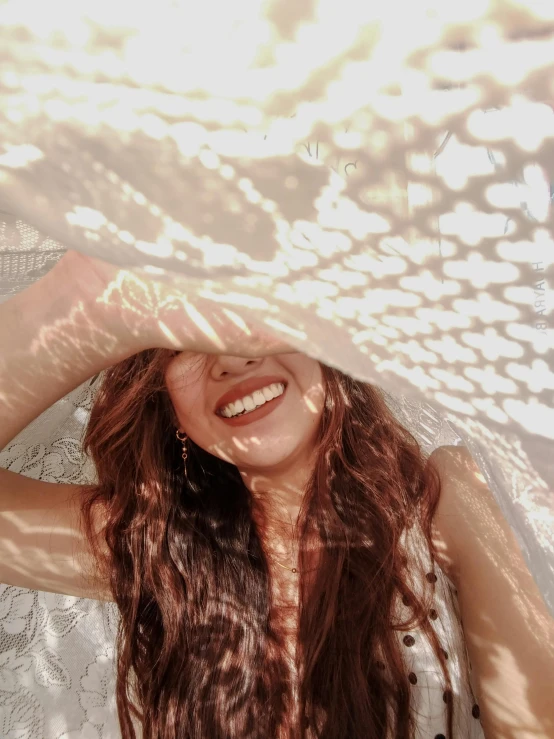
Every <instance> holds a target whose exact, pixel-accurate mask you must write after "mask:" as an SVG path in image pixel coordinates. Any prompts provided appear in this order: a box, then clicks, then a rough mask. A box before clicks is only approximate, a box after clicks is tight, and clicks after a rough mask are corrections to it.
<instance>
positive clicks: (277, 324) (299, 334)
mask: <svg viewBox="0 0 554 739" xmlns="http://www.w3.org/2000/svg"><path fill="white" fill-rule="evenodd" d="M264 323H265V324H266V325H267V326H271V327H272V328H275V329H277V331H280V332H282V333H284V334H285V335H288V336H292V337H294V338H296V339H299V340H300V341H304V340H306V339H307V338H308V336H307V334H306V332H305V331H298V330H296V329H293V328H291V327H290V326H286V325H285V324H284V323H281V321H278V320H277V319H275V318H264Z"/></svg>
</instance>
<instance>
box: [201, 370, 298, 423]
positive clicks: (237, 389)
mask: <svg viewBox="0 0 554 739" xmlns="http://www.w3.org/2000/svg"><path fill="white" fill-rule="evenodd" d="M274 382H282V383H283V384H284V385H285V386H286V385H287V384H288V383H287V381H286V380H285V379H284V378H283V377H279V375H264V376H263V377H250V378H248V380H243V381H242V382H238V383H237V384H236V385H234V386H233V387H232V388H231V389H230V390H228V391H227V392H226V393H224V394H223V395H222V396H221V398H219V400H218V401H217V403H216V405H215V408H214V413H217V411H218V410H219V409H220V408H222V407H223V406H226V405H228V403H233V402H234V401H235V400H238V399H239V398H244V396H245V395H251V394H252V393H253V392H255V391H256V390H261V389H262V388H263V387H266V386H267V385H271V384H272V383H274ZM218 415H219V414H218Z"/></svg>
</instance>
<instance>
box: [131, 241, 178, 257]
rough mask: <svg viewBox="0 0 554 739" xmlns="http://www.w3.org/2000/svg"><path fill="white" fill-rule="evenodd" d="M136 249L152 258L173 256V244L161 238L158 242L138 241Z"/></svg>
mask: <svg viewBox="0 0 554 739" xmlns="http://www.w3.org/2000/svg"><path fill="white" fill-rule="evenodd" d="M135 247H136V248H137V249H138V250H139V251H141V252H142V253H143V254H148V256H151V257H170V256H171V255H172V254H173V244H172V243H171V241H169V240H168V239H165V238H163V237H160V239H159V240H158V241H157V242H155V243H154V242H152V241H136V242H135Z"/></svg>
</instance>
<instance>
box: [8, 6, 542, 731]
mask: <svg viewBox="0 0 554 739" xmlns="http://www.w3.org/2000/svg"><path fill="white" fill-rule="evenodd" d="M383 5H386V8H385V9H384V8H383V7H382V6H383ZM38 7H40V8H41V9H42V7H43V6H36V7H35V5H34V3H29V2H23V0H17V2H16V0H4V2H0V49H1V54H2V65H1V67H0V90H1V91H2V102H1V109H2V114H3V115H2V117H0V211H1V213H0V293H1V294H2V295H4V296H5V297H8V296H9V295H11V294H13V293H15V292H17V291H18V290H20V289H23V288H24V287H25V286H26V285H28V284H30V283H31V282H32V281H33V280H35V279H38V277H39V276H40V275H41V274H44V272H45V271H47V270H48V269H49V268H50V267H51V266H52V265H53V263H54V262H55V261H56V260H57V259H58V258H59V257H60V256H61V254H62V253H63V251H64V250H65V249H67V248H74V249H78V250H81V251H83V252H85V253H88V254H93V255H95V256H99V257H101V258H104V259H107V260H110V261H113V262H114V263H117V264H121V265H125V266H143V267H144V266H145V265H150V266H151V267H152V268H153V269H154V271H157V270H160V274H159V276H160V277H166V278H167V279H171V280H173V281H174V282H175V284H176V285H181V286H182V287H183V288H184V289H186V290H191V289H193V290H196V291H197V292H198V293H199V294H201V295H202V296H204V297H208V298H212V299H213V300H216V301H217V302H219V303H223V304H225V305H228V306H232V307H233V309H234V310H235V311H236V312H237V313H238V314H241V315H243V316H244V317H245V318H248V319H252V317H253V316H254V315H255V316H256V318H257V320H259V321H260V323H263V324H264V325H265V326H266V327H267V328H269V329H270V330H273V331H274V332H275V333H276V334H279V335H280V336H282V337H284V338H285V339H286V340H287V341H288V343H289V344H291V345H293V346H295V347H296V348H298V349H300V350H302V351H305V352H307V353H309V354H311V355H312V356H314V357H316V358H318V359H320V360H321V361H323V362H326V363H328V364H330V365H333V366H336V367H338V368H340V369H342V370H343V371H345V372H348V373H350V374H352V375H354V376H356V377H358V378H360V379H362V380H367V381H370V382H374V383H376V384H378V385H380V386H381V387H383V388H384V389H385V390H386V391H387V392H388V393H390V399H391V404H392V405H393V406H394V407H395V410H396V412H398V413H400V414H401V417H402V418H404V419H405V422H406V425H408V426H409V427H411V428H412V430H413V431H414V433H415V434H416V436H417V437H418V438H419V439H420V440H421V442H422V444H423V446H424V448H425V449H426V450H427V451H430V449H432V448H434V446H439V445H441V444H444V443H463V444H465V445H467V446H468V447H469V449H470V451H471V453H472V455H473V456H474V458H475V459H476V461H477V462H478V464H479V466H480V467H481V469H482V472H483V474H484V476H485V477H486V479H487V481H488V484H489V486H490V488H491V490H492V492H493V494H494V495H495V498H496V500H497V501H498V503H499V505H500V507H501V509H502V511H503V513H504V515H505V516H506V518H507V520H508V521H509V523H510V524H511V526H512V528H513V530H514V531H515V534H516V536H517V538H518V541H519V543H520V545H521V548H522V551H523V554H524V556H525V558H526V561H527V563H528V565H529V567H530V569H531V572H532V573H533V576H534V578H535V580H536V582H537V584H538V585H539V587H540V589H541V592H542V594H543V597H544V599H545V602H546V603H547V605H548V606H549V608H550V610H551V611H552V612H553V613H554V547H553V544H552V541H553V537H552V531H553V522H554V500H553V497H552V490H553V488H554V467H553V464H552V456H553V455H552V450H553V444H552V439H553V438H554V408H553V401H552V399H553V393H552V391H553V390H554V374H553V372H552V361H551V358H552V344H553V331H552V291H551V290H550V288H549V280H550V282H551V269H552V261H553V256H552V255H553V253H554V251H553V248H552V247H553V243H552V213H551V208H550V200H551V198H550V195H551V187H550V183H551V182H553V181H554V175H553V169H554V167H553V152H554V147H553V139H554V113H553V111H552V108H551V107H550V104H549V103H550V101H552V100H553V99H554V98H553V92H552V83H551V80H552V78H553V75H552V62H553V60H554V44H553V41H552V28H553V26H554V24H553V21H554V8H552V9H549V8H547V7H546V4H544V3H538V2H526V3H525V4H523V3H519V2H515V0H514V1H510V2H508V1H507V0H502V1H500V0H497V1H495V2H489V3H480V2H466V3H454V2H441V3H434V2H430V1H429V2H420V3H414V4H411V5H409V4H404V3H402V4H401V5H400V4H399V3H396V2H389V3H386V4H375V3H371V2H369V3H359V2H357V0H352V2H341V3H336V2H333V1H332V0H325V1H324V0H319V2H317V1H316V0H314V2H313V3H311V4H309V5H308V4H303V3H299V2H297V1H296V0H295V1H293V0H271V1H269V2H266V3H258V2H251V1H250V2H247V1H246V0H244V1H243V2H235V3H220V2H217V3H214V2H213V1H209V2H203V3H202V4H200V5H199V4H198V3H191V2H170V1H169V0H163V1H162V0H159V1H158V2H156V3H155V4H146V6H144V7H143V6H136V5H133V6H132V9H131V8H130V7H128V6H127V5H126V4H118V3H113V2H111V3H107V2H99V1H98V0H95V2H82V1H81V2H72V3H66V2H51V3H49V6H48V17H45V16H44V15H43V14H42V13H41V12H38V11H37V8H38ZM122 9H124V10H123V12H122ZM389 13H390V15H388V14H389ZM399 18H401V19H402V23H400V24H399V23H398V22H397V21H398V19H399ZM92 389H93V388H89V387H88V386H87V384H86V383H85V384H84V385H83V386H81V388H78V389H77V390H76V391H74V393H72V394H70V396H68V397H67V398H65V399H63V400H62V401H60V402H59V403H58V404H56V406H54V407H53V408H52V409H49V410H48V411H47V412H46V413H44V414H43V415H42V416H41V417H40V419H37V421H36V422H35V423H33V424H31V425H30V426H29V427H28V428H27V429H25V430H24V431H23V432H22V434H20V435H19V437H18V438H17V439H14V440H13V442H12V443H10V444H9V445H8V447H7V448H6V449H4V450H3V451H2V452H1V453H0V465H2V466H3V467H9V468H10V469H13V470H15V471H18V472H21V473H23V474H26V475H28V476H30V477H36V478H37V479H44V480H57V481H73V482H78V481H80V480H81V479H82V480H83V481H84V480H85V479H87V475H89V476H90V475H91V474H93V471H92V470H90V468H89V469H88V471H87V467H86V466H84V467H83V464H84V460H83V459H82V457H81V455H80V446H79V442H80V438H81V434H82V429H83V424H84V423H85V422H86V413H87V408H88V407H89V405H90V392H91V390H92ZM104 611H105V607H104V606H102V605H100V604H95V603H93V602H91V601H84V600H82V599H69V598H67V597H60V598H57V597H56V596H51V595H45V594H40V593H34V592H29V591H25V590H20V589H17V588H11V587H6V588H3V589H2V591H1V593H0V622H1V623H2V628H3V631H2V630H1V629H0V733H2V731H3V733H2V736H7V737H12V736H13V737H16V736H17V737H18V739H20V738H21V737H24V736H29V737H31V736H33V737H35V736H44V737H48V739H50V737H56V738H58V737H59V736H62V735H63V736H64V737H65V734H64V732H71V731H76V732H81V733H76V734H74V735H71V734H68V736H91V737H92V736H94V737H96V736H117V733H110V732H111V731H112V728H110V727H113V726H115V724H113V721H114V717H113V712H112V713H110V709H109V707H107V706H108V704H109V700H110V699H111V695H112V693H113V691H112V692H110V691H109V690H108V692H107V693H106V692H105V689H106V684H105V682H102V680H101V674H102V671H103V670H107V671H108V672H109V671H110V670H111V667H110V665H111V662H110V658H109V657H106V656H105V650H108V649H109V647H110V644H111V642H110V638H111V637H109V636H107V635H106V634H105V633H104V632H103V631H102V630H101V628H100V624H101V623H102V617H101V616H102V614H103V613H104ZM83 614H84V615H83ZM23 622H24V624H25V625H23ZM52 623H54V624H57V625H56V626H53V627H51V624H52ZM63 624H66V625H65V626H64V625H63ZM56 629H57V630H56ZM64 629H65V630H64ZM103 655H104V656H103ZM41 681H42V682H41ZM56 681H57V682H56ZM43 684H44V686H45V687H42V686H43ZM94 686H96V687H94ZM98 686H102V688H101V689H100V687H98ZM2 691H4V692H2ZM102 691H104V692H102ZM68 696H70V699H68ZM56 700H59V703H56ZM62 705H63V711H61V707H62ZM112 708H113V706H112ZM58 709H60V710H58ZM104 710H105V711H106V713H105V714H103V713H102V711H104ZM60 711H61V712H60ZM37 721H40V722H42V723H40V724H39V723H37ZM60 721H61V722H62V723H63V725H62V724H61V723H58V724H57V723H56V722H60ZM2 722H3V723H2ZM18 722H19V723H18ZM110 722H112V723H110ZM25 726H28V729H25ZM39 726H40V729H39V728H37V727H39ZM83 726H84V727H85V729H83ZM25 731H28V732H29V733H27V734H26V733H25ZM114 731H115V729H114ZM10 732H12V733H10ZM17 732H19V733H17ZM86 732H88V733H86ZM94 732H96V733H94Z"/></svg>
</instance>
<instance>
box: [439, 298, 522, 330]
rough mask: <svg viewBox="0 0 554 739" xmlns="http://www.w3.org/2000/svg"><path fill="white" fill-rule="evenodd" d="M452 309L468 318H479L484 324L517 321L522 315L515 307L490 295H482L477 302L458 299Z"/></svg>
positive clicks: (453, 302)
mask: <svg viewBox="0 0 554 739" xmlns="http://www.w3.org/2000/svg"><path fill="white" fill-rule="evenodd" d="M452 307H453V308H454V310H455V311H458V312H459V313H463V314H464V315H466V316H474V317H476V318H479V319H480V320H481V321H483V323H496V322H497V321H516V320H517V319H518V318H519V317H520V315H521V314H520V311H519V310H518V309H517V308H516V307H515V306H513V305H506V303H501V302H500V301H499V300H493V299H492V297H491V296H490V295H489V294H488V293H481V294H480V295H479V296H478V297H477V300H464V299H462V298H458V299H456V300H453V301H452Z"/></svg>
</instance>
